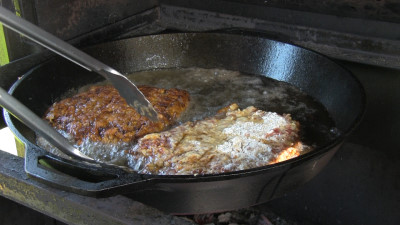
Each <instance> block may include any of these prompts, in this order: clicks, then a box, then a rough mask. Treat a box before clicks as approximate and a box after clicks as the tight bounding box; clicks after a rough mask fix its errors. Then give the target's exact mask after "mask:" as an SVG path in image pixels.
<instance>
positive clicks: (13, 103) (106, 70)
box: [0, 6, 157, 160]
mask: <svg viewBox="0 0 400 225" xmlns="http://www.w3.org/2000/svg"><path fill="white" fill-rule="evenodd" d="M0 22H1V23H3V24H4V25H5V26H6V27H8V28H10V29H12V30H14V31H16V32H18V33H21V34H23V35H25V36H26V37H27V38H29V39H31V40H33V41H35V42H37V43H38V44H40V45H42V46H44V47H46V48H48V49H50V50H52V51H53V52H55V53H57V54H58V55H60V56H62V57H64V58H66V59H68V60H70V61H72V62H74V63H76V64H78V65H80V66H82V67H83V68H85V69H87V70H89V71H93V72H96V73H98V74H100V75H102V76H103V77H105V78H106V79H107V80H109V81H110V82H111V84H112V85H113V86H114V87H115V88H116V89H117V90H118V91H119V93H120V95H121V96H122V97H123V98H124V99H125V100H126V102H127V103H128V104H129V105H130V106H132V107H133V108H135V109H136V111H137V112H138V113H139V114H141V115H143V116H146V117H147V118H149V119H151V120H153V121H157V112H156V111H155V110H154V108H153V106H152V105H151V103H150V102H149V101H148V100H147V99H146V97H145V96H144V95H143V93H142V92H140V91H139V89H138V88H137V87H136V86H135V85H134V84H133V83H132V82H131V81H130V80H128V79H127V78H126V77H125V76H124V75H122V74H121V73H119V72H118V71H116V70H115V69H113V68H111V67H109V66H107V65H105V64H104V63H102V62H100V61H98V60H97V59H95V58H93V57H92V56H90V55H88V54H86V53H84V52H82V51H81V50H79V49H77V48H75V47H74V46H72V45H70V44H68V43H67V42H65V41H63V40H61V39H59V38H57V37H55V36H53V35H52V34H50V33H48V32H46V31H44V30H42V29H41V28H39V27H37V26H35V25H33V24H32V23H29V22H28V21H26V20H24V19H21V18H19V17H18V16H16V15H14V14H13V13H11V12H10V11H8V10H6V9H5V8H3V7H1V6H0ZM0 104H1V106H3V107H4V108H5V109H6V110H8V111H9V112H11V114H13V115H14V116H16V117H17V118H18V119H19V120H21V121H22V122H23V123H25V124H26V125H27V126H28V127H30V128H31V129H33V130H35V131H36V132H38V133H39V134H40V135H42V136H43V137H44V138H46V139H47V141H49V142H50V143H51V144H53V145H54V146H55V147H57V148H58V149H60V150H61V151H62V152H63V153H65V154H67V155H69V156H71V157H75V158H76V157H78V158H80V159H86V160H91V158H89V157H88V156H86V155H84V154H83V153H81V152H80V151H79V150H78V149H76V148H75V147H74V146H72V145H71V144H70V143H69V142H68V140H67V139H65V138H64V137H63V136H62V135H61V134H59V133H58V132H57V131H56V130H55V129H53V128H52V127H51V126H50V125H48V124H47V123H46V122H44V121H43V120H42V119H41V118H40V117H38V116H37V115H35V114H34V113H33V112H31V111H30V110H29V109H28V108H27V107H25V106H24V105H23V104H21V103H20V102H19V101H18V100H16V99H15V98H13V97H12V96H11V95H9V94H8V93H7V92H6V91H4V90H3V89H1V90H0Z"/></svg>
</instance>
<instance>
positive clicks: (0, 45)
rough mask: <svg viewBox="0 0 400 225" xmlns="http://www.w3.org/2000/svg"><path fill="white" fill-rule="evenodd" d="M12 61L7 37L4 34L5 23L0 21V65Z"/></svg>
mask: <svg viewBox="0 0 400 225" xmlns="http://www.w3.org/2000/svg"><path fill="white" fill-rule="evenodd" d="M9 62H10V59H9V58H8V51H7V44H6V37H5V35H4V30H3V25H2V24H1V23H0V66H3V65H5V64H7V63H9Z"/></svg>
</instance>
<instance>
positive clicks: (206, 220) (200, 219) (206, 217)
mask: <svg viewBox="0 0 400 225" xmlns="http://www.w3.org/2000/svg"><path fill="white" fill-rule="evenodd" d="M214 219H215V218H214V214H196V215H194V216H193V221H194V222H195V223H197V224H201V225H206V224H214V223H213V222H214Z"/></svg>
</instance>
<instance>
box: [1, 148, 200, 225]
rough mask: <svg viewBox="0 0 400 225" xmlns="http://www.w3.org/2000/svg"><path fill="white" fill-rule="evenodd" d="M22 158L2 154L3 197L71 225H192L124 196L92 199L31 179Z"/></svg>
mask: <svg viewBox="0 0 400 225" xmlns="http://www.w3.org/2000/svg"><path fill="white" fill-rule="evenodd" d="M23 168H24V161H23V159H22V158H19V157H16V156H13V155H11V154H8V153H5V152H3V151H0V195H2V196H4V197H6V198H9V199H11V200H13V201H15V202H18V203H20V204H23V205H25V206H27V207H29V208H32V209H35V210H37V211H39V212H42V213H44V214H46V215H49V216H51V217H53V218H55V219H57V220H60V221H62V222H65V223H67V224H98V225H100V224H107V225H108V224H177V225H186V224H192V223H191V222H190V221H188V220H185V219H182V218H179V217H175V216H171V215H167V214H164V213H163V212H160V211H158V210H156V209H153V208H151V207H148V206H146V205H144V204H142V203H139V202H136V201H133V200H131V199H129V198H126V197H123V196H115V197H110V198H100V199H96V198H91V197H85V196H80V195H76V194H72V193H68V192H64V191H60V190H57V189H54V188H51V187H48V186H46V185H45V184H42V183H39V182H36V181H35V180H32V179H31V178H29V177H28V176H27V175H26V174H25V171H24V169H23Z"/></svg>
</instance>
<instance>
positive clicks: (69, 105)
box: [45, 85, 190, 144]
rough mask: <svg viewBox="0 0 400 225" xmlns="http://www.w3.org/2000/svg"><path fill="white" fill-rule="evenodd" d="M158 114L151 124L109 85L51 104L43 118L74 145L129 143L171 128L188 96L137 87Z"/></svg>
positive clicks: (165, 90)
mask: <svg viewBox="0 0 400 225" xmlns="http://www.w3.org/2000/svg"><path fill="white" fill-rule="evenodd" d="M138 88H139V90H140V91H141V92H142V93H143V94H144V95H145V96H146V98H147V99H148V100H149V101H150V102H151V103H152V105H153V106H154V108H155V110H156V111H157V112H158V114H159V115H158V118H159V121H157V122H153V121H151V120H149V119H148V118H147V117H144V116H141V115H140V114H139V113H137V112H136V110H135V109H133V108H132V107H130V106H129V105H128V104H127V103H126V101H125V100H124V99H123V98H122V97H121V96H120V95H119V93H118V91H117V90H116V89H115V88H114V87H112V86H93V87H91V88H90V89H89V90H88V91H85V92H82V93H79V94H77V95H75V96H73V97H70V98H66V99H64V100H61V101H59V102H57V103H54V104H53V105H52V106H51V107H50V108H49V109H48V111H47V113H46V114H45V119H46V120H48V121H49V123H50V125H52V126H53V127H54V128H56V129H58V130H60V131H64V132H66V133H67V134H69V135H71V136H73V137H74V140H75V142H76V143H77V144H81V143H82V141H84V140H85V139H89V140H90V141H93V142H102V143H117V142H120V141H122V142H132V141H135V140H137V139H138V138H140V137H142V136H144V135H146V134H149V133H154V132H160V131H162V130H164V129H166V128H167V127H169V126H170V125H172V124H173V123H174V122H175V121H176V120H177V118H178V117H179V116H180V115H181V113H182V112H183V111H184V110H185V109H186V108H187V106H188V105H189V98H190V97H189V93H188V92H187V91H185V90H179V89H175V88H172V89H163V88H156V87H150V86H144V85H143V86H138Z"/></svg>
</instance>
